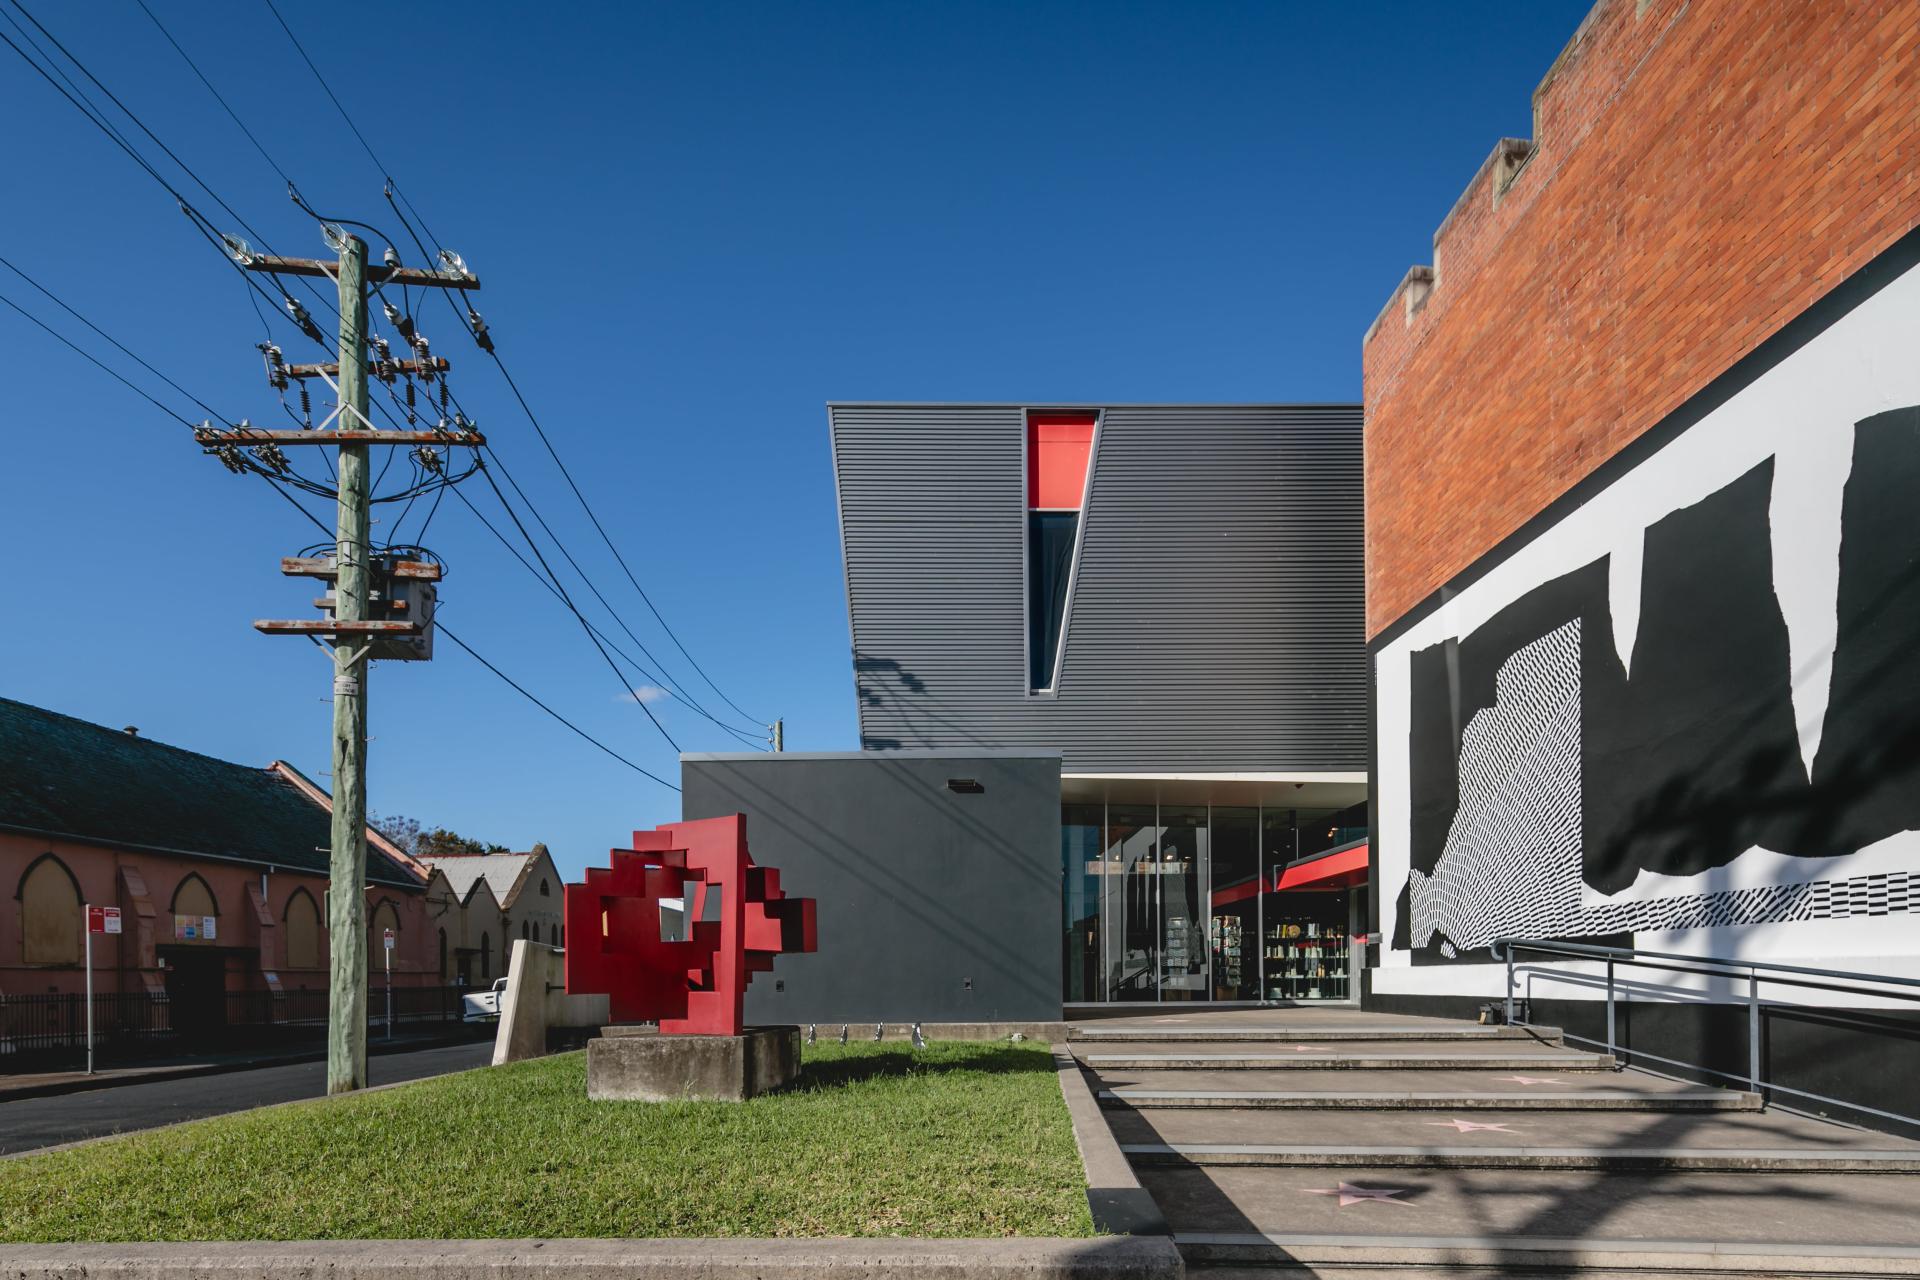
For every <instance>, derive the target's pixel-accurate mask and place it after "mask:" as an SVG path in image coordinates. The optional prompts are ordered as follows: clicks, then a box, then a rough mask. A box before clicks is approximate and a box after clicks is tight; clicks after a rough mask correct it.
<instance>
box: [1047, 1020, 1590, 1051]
mask: <svg viewBox="0 0 1920 1280" xmlns="http://www.w3.org/2000/svg"><path fill="white" fill-rule="evenodd" d="M1380 1040H1388V1041H1398V1042H1401V1043H1407V1042H1443V1043H1444V1042H1449V1041H1459V1042H1462V1043H1478V1042H1485V1041H1488V1040H1528V1041H1533V1042H1534V1043H1537V1044H1542V1045H1553V1046H1559V1045H1560V1044H1561V1043H1562V1036H1561V1032H1560V1029H1559V1028H1558V1027H1482V1026H1477V1025H1475V1024H1473V1023H1470V1022H1463V1023H1460V1024H1458V1025H1456V1026H1433V1027H1408V1026H1404V1025H1393V1024H1381V1025H1374V1026H1365V1025H1358V1024H1356V1025H1344V1026H1343V1025H1339V1024H1332V1025H1326V1026H1273V1025H1267V1026H1257V1025H1256V1026H1237V1027H1214V1026H1206V1027H1196V1026H1191V1025H1184V1026H1168V1027H1136V1026H1129V1027H1114V1028H1107V1027H1099V1026H1082V1025H1075V1026H1071V1027H1069V1028H1067V1041H1068V1043H1070V1044H1179V1043H1183V1042H1185V1043H1193V1044H1218V1043H1221V1042H1228V1043H1234V1042H1243V1041H1244V1042H1250V1043H1262V1044H1293V1043H1297V1042H1314V1041H1335V1042H1338V1041H1368V1042H1370V1041H1380Z"/></svg>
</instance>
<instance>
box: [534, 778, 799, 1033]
mask: <svg viewBox="0 0 1920 1280" xmlns="http://www.w3.org/2000/svg"><path fill="white" fill-rule="evenodd" d="M675 898H678V899H679V900H680V902H681V904H682V912H683V916H682V919H683V921H684V924H683V931H682V934H681V937H680V938H679V939H673V938H667V937H663V935H662V930H661V923H662V912H661V903H662V901H663V900H671V899H675ZM564 903H565V914H566V922H567V939H566V942H567V947H566V985H567V992H568V994H570V995H578V994H583V993H592V994H599V993H605V994H606V996H607V1001H608V1004H609V1006H610V1010H609V1011H610V1013H611V1014H612V1017H613V1020H614V1021H615V1022H658V1023H659V1024H660V1030H661V1031H662V1032H663V1033H666V1034H678V1035H733V1036H737V1035H739V1034H740V1033H741V1030H742V1029H743V1023H742V1018H741V1002H742V1000H743V999H744V997H745V996H746V991H747V984H748V983H749V982H751V981H753V975H754V974H756V973H767V972H769V971H771V970H772V968H773V958H774V956H776V955H778V954H779V953H781V952H783V951H787V952H793V951H812V950H813V949H814V924H813V899H812V898H789V897H787V896H786V895H785V894H783V893H782V892H781V891H780V873H779V872H778V871H776V870H775V869H774V868H772V867H757V866H755V865H754V864H753V858H752V856H751V855H750V854H748V852H747V819H746V815H745V814H734V815H733V816H732V817H727V818H702V819H700V820H698V821H694V822H673V823H668V824H667V825H665V826H662V827H658V828H656V829H654V830H652V831H636V832H634V833H633V848H632V850H626V849H615V850H613V865H612V866H611V867H606V868H601V867H589V868H587V880H586V883H585V884H570V885H568V886H566V895H565V899H564Z"/></svg>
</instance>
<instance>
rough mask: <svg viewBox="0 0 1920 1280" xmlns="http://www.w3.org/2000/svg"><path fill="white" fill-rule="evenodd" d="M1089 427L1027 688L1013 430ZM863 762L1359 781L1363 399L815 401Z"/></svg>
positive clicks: (1020, 437)
mask: <svg viewBox="0 0 1920 1280" xmlns="http://www.w3.org/2000/svg"><path fill="white" fill-rule="evenodd" d="M1051 409H1092V410H1095V411H1097V412H1098V414H1099V424H1098V428H1097V431H1096V434H1095V437H1094V451H1093V461H1092V470H1091V479H1090V483H1089V486H1088V497H1087V502H1086V506H1085V510H1084V513H1083V515H1082V517H1081V535H1080V547H1079V552H1078V563H1077V567H1076V569H1075V572H1074V575H1073V579H1072V588H1071V596H1070V599H1069V604H1068V614H1067V619H1066V633H1065V641H1064V644H1063V647H1062V649H1061V657H1060V663H1059V669H1058V674H1057V677H1056V680H1055V688H1054V691H1053V692H1051V693H1043V694H1035V693H1032V692H1030V691H1029V689H1028V679H1027V664H1026V647H1025V646H1026V634H1027V630H1026V628H1027V621H1026V618H1027V615H1026V587H1025V574H1026V438H1027V435H1026V415H1027V412H1028V411H1029V410H1051ZM829 420H830V425H831V429H832V439H833V456H834V473H835V482H836V485H837V487H838V490H839V501H840V526H841V540H842V549H843V553H844V556H845V563H846V575H847V597H848V607H849V611H850V615H851V621H852V633H853V649H854V679H855V684H856V688H857V691H858V696H859V707H860V737H861V745H862V746H863V747H864V748H866V749H869V750H888V749H895V748H902V747H910V748H946V749H955V748H966V747H1018V746H1036V747H1057V748H1060V749H1061V750H1062V751H1063V752H1064V753H1065V769H1066V771H1067V772H1069V773H1148V772H1169V771H1177V772H1207V773H1214V772H1279V771H1303V772H1305V771H1359V770H1363V769H1365V767H1366V755H1367V751H1366V732H1367V731H1366V651H1365V627H1364V618H1363V594H1362V593H1363V580H1362V561H1361V557H1362V542H1361V539H1362V523H1361V520H1362V505H1361V504H1362V497H1361V455H1360V444H1361V413H1360V407H1359V406H1358V405H1114V406H1101V405H1098V404H1094V405H1084V404H1082V405H1060V406H1054V405H965V404H956V405H900V404H835V405H832V406H830V407H829Z"/></svg>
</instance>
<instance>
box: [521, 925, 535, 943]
mask: <svg viewBox="0 0 1920 1280" xmlns="http://www.w3.org/2000/svg"><path fill="white" fill-rule="evenodd" d="M520 936H521V937H522V938H524V939H526V940H527V941H529V942H531V941H532V940H533V922H532V921H531V920H522V921H521V922H520Z"/></svg>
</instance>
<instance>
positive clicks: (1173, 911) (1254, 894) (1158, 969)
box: [1060, 804, 1367, 1003]
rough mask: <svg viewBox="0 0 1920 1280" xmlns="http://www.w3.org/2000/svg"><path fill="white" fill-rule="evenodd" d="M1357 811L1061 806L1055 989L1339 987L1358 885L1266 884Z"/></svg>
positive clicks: (1349, 832) (1111, 994)
mask: <svg viewBox="0 0 1920 1280" xmlns="http://www.w3.org/2000/svg"><path fill="white" fill-rule="evenodd" d="M1366 814H1367V808H1366V805H1365V804H1359V805H1355V806H1353V807H1352V808H1350V809H1344V810H1331V809H1326V808H1319V809H1295V808H1287V807H1277V806H1276V807H1274V808H1256V807H1253V806H1245V807H1232V806H1214V807H1212V808H1209V807H1208V806H1206V805H1152V804H1109V805H1101V804H1064V805H1062V806H1061V836H1060V844H1061V867H1062V874H1063V879H1062V900H1063V907H1064V918H1063V920H1062V925H1063V937H1062V966H1063V973H1064V985H1065V992H1066V999H1067V1000H1068V1001H1069V1002H1071V1003H1081V1002H1087V1003H1126V1002H1134V1001H1142V1002H1172V1001H1195V1000H1198V1001H1205V1000H1248V1001H1296V1000H1298V1001H1309V1000H1345V999H1348V998H1349V995H1350V993H1351V992H1352V991H1353V990H1354V988H1353V986H1352V985H1351V977H1352V975H1351V974H1349V972H1348V968H1349V964H1350V951H1351V946H1350V934H1351V933H1352V931H1353V930H1354V929H1355V928H1357V927H1363V926H1355V925H1353V924H1352V922H1351V920H1350V914H1351V912H1352V911H1353V910H1354V909H1355V908H1356V906H1361V907H1363V905H1364V896H1362V897H1361V898H1358V899H1355V900H1353V901H1351V902H1350V899H1349V894H1348V891H1346V890H1340V889H1325V888H1320V887H1317V886H1314V885H1312V884H1308V885H1303V886H1298V887H1295V888H1291V889H1289V890H1287V891H1284V892H1282V891H1280V890H1279V889H1278V888H1277V886H1278V885H1279V883H1280V881H1281V879H1282V877H1283V876H1284V875H1285V874H1286V872H1287V869H1288V868H1289V867H1290V866H1293V865H1294V864H1295V863H1297V862H1300V861H1301V860H1302V859H1303V858H1310V857H1313V856H1314V855H1316V854H1318V853H1321V852H1324V851H1325V850H1326V849H1330V848H1336V847H1338V846H1339V845H1342V844H1346V843H1349V842H1350V841H1352V840H1356V839H1360V838H1363V837H1364V836H1365V835H1366V825H1365V824H1366ZM1358 892H1359V893H1360V894H1361V895H1364V892H1365V890H1364V888H1362V889H1360V890H1359V891H1358ZM1363 916H1364V912H1363Z"/></svg>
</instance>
